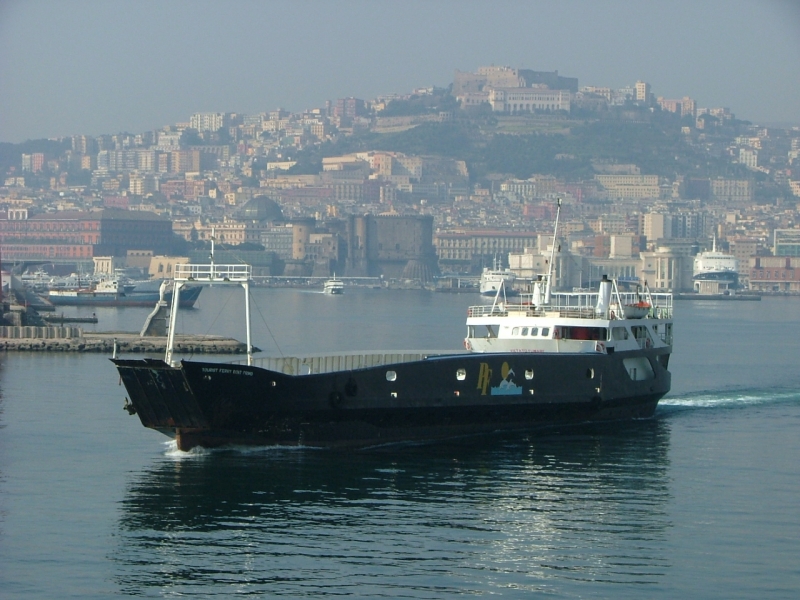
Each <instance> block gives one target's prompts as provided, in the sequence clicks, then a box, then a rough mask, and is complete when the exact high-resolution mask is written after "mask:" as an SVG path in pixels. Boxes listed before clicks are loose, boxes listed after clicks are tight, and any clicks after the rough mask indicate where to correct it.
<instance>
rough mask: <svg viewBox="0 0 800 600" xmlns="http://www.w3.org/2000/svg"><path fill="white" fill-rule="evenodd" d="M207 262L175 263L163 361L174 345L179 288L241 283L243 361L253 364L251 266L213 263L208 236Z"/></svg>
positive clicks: (169, 361) (168, 355) (169, 362)
mask: <svg viewBox="0 0 800 600" xmlns="http://www.w3.org/2000/svg"><path fill="white" fill-rule="evenodd" d="M211 247H212V253H211V259H212V260H211V263H210V264H207V265H175V270H174V271H173V275H174V283H173V286H172V307H171V309H170V314H169V332H168V334H167V352H166V356H165V357H164V362H166V363H167V364H168V365H170V366H174V365H173V364H172V357H173V353H174V348H175V326H176V323H177V317H178V308H179V306H180V299H179V298H180V294H181V288H182V287H183V286H184V285H187V284H189V283H191V284H192V285H241V286H242V287H243V288H244V319H245V326H246V328H247V364H248V365H252V364H253V344H252V342H251V336H250V275H251V271H252V269H251V267H250V265H246V264H238V265H217V264H214V261H213V256H214V254H213V247H214V238H213V234H212V238H211Z"/></svg>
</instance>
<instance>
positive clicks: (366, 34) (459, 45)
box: [0, 0, 800, 142]
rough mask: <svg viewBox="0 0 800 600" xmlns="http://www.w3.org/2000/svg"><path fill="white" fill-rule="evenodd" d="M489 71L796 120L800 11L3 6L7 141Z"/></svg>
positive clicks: (129, 127)
mask: <svg viewBox="0 0 800 600" xmlns="http://www.w3.org/2000/svg"><path fill="white" fill-rule="evenodd" d="M491 64H495V65H508V66H512V67H519V68H527V69H533V70H539V71H553V70H558V72H559V73H560V74H561V75H564V76H570V77H577V78H578V82H579V85H602V86H611V87H622V86H624V85H629V84H633V83H634V82H636V80H638V79H641V80H644V81H647V82H649V83H650V84H651V86H652V90H653V93H654V94H655V95H656V96H665V97H667V98H675V97H682V96H684V95H688V96H691V97H693V98H695V99H696V100H697V102H698V106H709V107H713V106H727V107H729V108H730V109H731V110H732V111H733V112H734V113H735V114H736V115H737V117H739V118H741V119H746V120H750V121H754V122H758V123H776V122H791V123H800V2H798V1H796V0H748V1H745V0H674V1H660V2H655V1H649V0H633V1H626V0H607V1H606V0H603V1H599V0H585V1H576V0H559V1H555V0H548V1H542V0H530V1H527V2H525V1H515V2H511V1H503V0H492V1H490V2H473V1H469V0H450V1H448V0H437V1H433V0H431V1H426V2H417V1H406V0H393V1H388V0H387V1H382V0H372V1H364V0H336V1H333V0H330V1H325V2H323V1H321V0H320V1H303V0H293V1H291V2H283V1H278V0H271V1H267V0H238V1H237V0H229V1H225V2H222V1H215V2H214V1H210V0H165V1H154V0H153V1H151V0H128V1H126V0H69V1H67V0H0V141H7V142H19V141H23V140H25V139H36V138H43V137H57V136H65V135H73V134H88V135H97V134H101V133H118V132H121V131H128V132H132V133H139V132H143V131H148V130H153V129H157V128H160V127H163V126H164V125H169V124H172V123H175V122H178V121H188V119H189V116H190V115H191V114H192V113H194V112H206V111H213V112H240V113H256V112H262V111H268V110H271V109H274V108H277V107H283V108H287V109H289V110H292V111H297V110H302V109H305V108H313V107H319V106H323V105H324V103H325V100H329V99H330V100H335V99H336V98H341V97H346V96H356V97H358V98H363V99H371V98H374V97H375V96H378V95H381V94H388V93H406V92H410V91H411V90H412V89H413V88H415V87H422V86H429V85H437V86H447V85H448V84H450V83H451V82H452V80H453V73H454V71H455V69H460V70H462V71H474V70H476V69H477V68H478V67H479V66H482V65H491Z"/></svg>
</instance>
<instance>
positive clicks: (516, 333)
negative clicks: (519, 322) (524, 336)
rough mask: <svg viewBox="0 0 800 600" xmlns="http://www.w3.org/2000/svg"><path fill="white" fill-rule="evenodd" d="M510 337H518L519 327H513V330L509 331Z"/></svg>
mask: <svg viewBox="0 0 800 600" xmlns="http://www.w3.org/2000/svg"><path fill="white" fill-rule="evenodd" d="M511 335H519V327H514V329H512V330H511Z"/></svg>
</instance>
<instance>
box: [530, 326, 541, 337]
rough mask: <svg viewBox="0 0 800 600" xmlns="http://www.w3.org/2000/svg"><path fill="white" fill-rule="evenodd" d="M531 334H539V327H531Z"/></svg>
mask: <svg viewBox="0 0 800 600" xmlns="http://www.w3.org/2000/svg"><path fill="white" fill-rule="evenodd" d="M531 335H539V328H538V327H531Z"/></svg>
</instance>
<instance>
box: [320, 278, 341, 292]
mask: <svg viewBox="0 0 800 600" xmlns="http://www.w3.org/2000/svg"><path fill="white" fill-rule="evenodd" d="M322 291H323V293H325V294H344V282H343V281H342V280H341V279H336V275H335V274H334V276H333V279H328V280H327V281H326V282H325V286H324V288H323V290H322Z"/></svg>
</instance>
